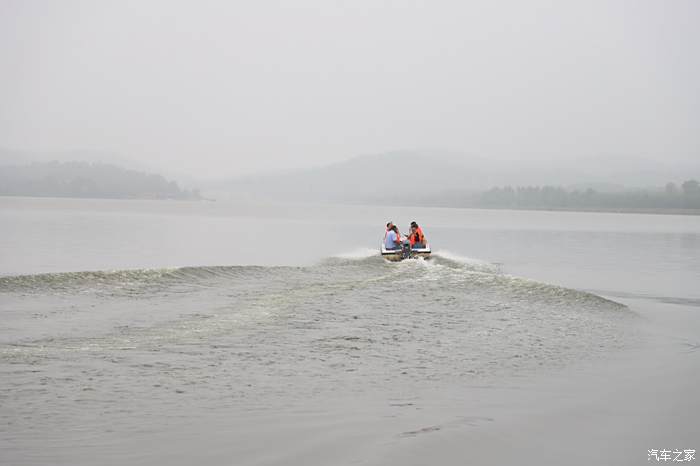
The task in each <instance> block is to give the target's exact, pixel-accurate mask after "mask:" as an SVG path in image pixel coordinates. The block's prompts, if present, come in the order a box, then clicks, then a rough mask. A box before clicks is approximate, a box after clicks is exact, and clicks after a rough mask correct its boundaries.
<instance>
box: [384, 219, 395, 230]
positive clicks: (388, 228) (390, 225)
mask: <svg viewBox="0 0 700 466" xmlns="http://www.w3.org/2000/svg"><path fill="white" fill-rule="evenodd" d="M393 226H394V223H393V222H392V221H391V220H389V221H388V222H387V224H386V229H387V230H391V229H392V227H393Z"/></svg>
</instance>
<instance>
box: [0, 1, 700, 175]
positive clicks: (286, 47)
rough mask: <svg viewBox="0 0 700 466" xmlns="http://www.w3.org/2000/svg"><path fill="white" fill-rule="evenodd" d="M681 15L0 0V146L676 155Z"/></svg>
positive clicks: (682, 65)
mask: <svg viewBox="0 0 700 466" xmlns="http://www.w3.org/2000/svg"><path fill="white" fill-rule="evenodd" d="M698 17H700V5H698V3H697V2H693V1H676V2H653V1H640V2H624V1H616V2H608V1H592V2H585V3H580V2H549V1H534V2H526V3H524V2H517V1H504V2H469V3H464V2H444V1H439V2H410V3H406V2H365V1H359V2H351V3H347V2H346V3H340V2H320V1H318V2H317V1H309V0H300V1H296V2H293V3H288V2H275V1H263V2H254V3H252V4H251V3H249V2H214V1H206V2H196V3H195V2H189V3H188V2H168V1H148V2H131V1H127V2H117V3H113V2H89V1H66V2H60V3H55V2H45V1H29V2H25V1H14V0H10V1H4V2H2V4H1V5H0V70H1V72H0V101H2V102H3V105H2V106H0V146H4V147H8V148H10V149H16V150H27V151H30V152H31V151H33V152H41V151H47V152H52V153H55V152H61V151H64V152H65V151H68V152H71V155H67V157H68V158H71V159H76V158H77V159H81V158H93V159H94V158H98V159H110V160H116V161H119V162H124V163H123V164H124V165H127V166H132V167H134V168H141V167H144V168H149V169H152V170H155V171H159V172H162V173H166V174H169V175H177V176H176V178H180V179H184V178H186V177H188V176H194V177H196V178H200V179H201V178H205V179H206V178H217V177H227V176H236V175H240V174H245V173H250V172H260V171H267V170H271V169H295V168H304V167H311V166H318V165H322V164H325V163H329V162H335V161H340V160H345V159H348V158H350V157H353V156H356V155H361V154H372V153H382V152H386V151H390V150H397V149H416V150H422V151H425V152H428V153H430V152H431V151H432V150H433V149H447V150H450V151H453V152H454V153H455V154H456V157H457V158H458V159H461V160H470V161H471V160H472V158H473V157H475V156H479V157H484V158H486V159H488V160H503V161H508V160H532V161H538V162H540V163H541V162H546V161H548V160H562V159H564V160H574V161H575V163H576V164H577V165H579V166H582V167H585V166H591V165H592V166H595V167H599V165H600V163H599V162H598V161H599V160H601V158H602V160H605V159H606V158H610V157H621V158H622V159H623V160H625V161H626V162H625V163H626V164H628V165H630V166H631V165H634V163H635V161H641V160H651V161H655V162H663V163H666V164H670V165H674V164H679V163H680V164H682V163H686V162H688V161H690V160H692V159H693V158H697V154H698V149H699V136H698V134H700V132H698V121H700V101H699V99H700V97H699V96H700V92H699V89H698V82H700V73H699V72H700V58H699V57H700V54H699V53H697V44H698V43H700V32H698V28H697V27H696V25H697V19H698ZM76 150H83V151H87V152H82V156H81V155H78V156H76V155H75V152H73V151H76ZM95 152H97V153H99V154H101V155H95V154H94V153H95ZM59 157H60V155H59ZM590 157H596V158H595V159H590ZM475 160H477V162H474V163H478V159H475ZM594 160H595V161H594ZM504 164H506V165H507V162H504Z"/></svg>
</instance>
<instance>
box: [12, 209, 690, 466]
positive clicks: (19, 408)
mask: <svg viewBox="0 0 700 466" xmlns="http://www.w3.org/2000/svg"><path fill="white" fill-rule="evenodd" d="M388 220H393V221H394V222H395V223H397V224H398V225H399V227H400V228H402V230H403V229H405V227H406V225H408V223H409V222H410V221H411V220H416V221H417V222H418V223H420V224H421V225H422V226H423V228H424V231H425V233H426V236H427V237H428V240H429V241H430V243H431V246H432V248H433V251H434V257H433V258H432V259H431V260H429V261H422V260H418V261H405V262H402V263H388V262H386V261H384V260H382V259H381V258H380V257H379V256H378V252H377V250H378V246H379V242H380V240H381V238H382V236H383V231H384V229H383V226H384V224H385V223H386V222H387V221H388ZM0 227H2V241H1V242H0V316H1V317H2V323H3V324H2V326H1V327H0V371H2V386H1V387H0V414H1V415H2V420H3V421H2V424H0V446H1V447H2V451H3V455H4V456H5V457H6V459H7V460H8V461H7V462H10V463H12V464H92V463H93V460H94V458H93V456H92V455H94V454H106V452H109V455H110V456H109V461H107V460H106V459H105V458H102V459H103V461H99V462H101V463H105V464H106V463H110V464H111V463H113V464H120V463H122V464H123V463H124V462H129V463H132V464H133V463H138V464H159V463H162V464H173V462H174V463H178V460H179V461H180V462H181V463H182V464H186V463H187V462H188V461H187V460H188V459H189V460H191V459H192V458H193V457H192V456H187V452H188V451H189V449H188V447H187V445H188V442H189V441H190V440H191V439H187V438H184V439H183V438H181V437H180V436H178V432H181V431H182V429H184V428H185V426H187V425H190V424H191V423H193V422H201V423H203V425H205V426H210V427H204V428H203V430H204V431H205V432H206V431H207V430H208V429H210V430H212V431H214V430H215V429H219V430H217V432H219V431H220V429H229V430H230V431H231V432H236V435H235V436H232V437H235V438H236V439H238V443H237V441H236V440H232V439H227V440H226V441H223V440H222V442H221V443H216V444H215V445H214V446H212V445H210V447H212V448H215V449H216V451H217V452H220V453H221V456H220V458H222V459H225V458H229V459H230V458H231V457H236V456H237V455H238V456H239V457H240V459H241V461H240V462H241V463H249V464H257V462H256V461H243V458H258V459H259V458H260V452H255V451H253V452H250V451H248V452H247V453H245V452H246V451H247V450H246V442H245V441H244V440H242V439H245V438H246V437H245V435H248V436H250V435H254V434H251V429H253V431H254V429H255V426H256V425H263V426H265V425H268V426H269V425H272V424H274V423H279V422H281V423H285V422H286V423H291V424H294V425H296V426H299V424H300V423H301V424H303V422H302V421H301V419H305V418H304V416H303V415H302V414H300V413H309V412H314V413H316V414H317V415H319V416H324V415H326V414H328V413H331V412H334V411H333V409H335V408H331V406H347V405H348V404H349V405H352V402H349V401H348V400H363V406H383V407H384V408H385V409H386V410H387V411H382V409H384V408H381V409H379V411H378V412H382V413H383V414H382V415H386V416H389V417H390V416H392V415H394V413H393V411H391V410H393V409H401V408H402V407H406V406H416V405H421V404H422V406H423V407H426V406H431V407H432V409H433V410H436V411H440V410H446V409H447V410H449V409H452V408H453V407H454V405H455V403H457V402H456V401H455V399H445V398H444V396H443V394H444V393H450V392H454V391H455V389H456V390H457V391H459V390H460V389H461V388H464V389H465V390H466V389H468V387H473V386H484V385H489V386H495V387H508V386H511V385H512V384H514V383H519V381H522V380H531V379H533V378H538V377H540V376H542V377H544V376H550V375H551V374H556V373H557V371H561V370H564V369H565V368H567V367H570V366H572V365H574V364H579V363H581V361H584V362H585V361H601V360H605V359H606V358H608V357H610V355H611V354H616V353H619V352H621V351H624V350H625V349H626V348H629V347H634V346H638V345H641V344H643V339H642V338H640V336H639V321H640V318H639V316H638V315H637V313H635V310H634V309H631V308H630V307H628V306H626V305H624V304H621V303H620V302H618V301H622V300H624V299H629V298H632V299H641V300H645V301H647V302H649V303H655V302H656V303H682V304H684V305H686V306H690V307H693V308H698V307H700V286H698V283H700V280H699V279H700V217H696V216H671V215H669V216H666V215H638V214H611V213H572V212H527V211H505V210H492V211H489V210H469V209H466V210H460V209H429V208H415V209H412V208H406V207H401V208H394V207H368V206H364V207H363V206H336V205H253V204H245V205H236V204H221V203H180V202H149V201H109V200H72V199H21V198H0ZM698 310H699V311H700V309H698ZM426 409H427V408H426ZM351 412H352V410H346V414H347V415H348V417H349V416H350V413H351ZM376 412H377V411H375V413H376ZM355 414H356V413H355ZM214 419H215V421H214ZM371 419H372V418H371V416H370V417H367V418H362V417H361V416H360V418H359V420H358V419H355V421H356V422H359V423H363V422H364V423H366V422H369V420H371ZM261 420H266V421H265V422H267V424H266V423H265V422H262V421H261ZM260 422H262V424H260ZM212 426H216V428H214V427H212ZM198 432H199V431H198ZM241 432H245V435H242V434H241ZM408 434H411V432H408ZM202 435H204V434H202ZM259 436H260V437H264V436H265V432H259ZM153 445H159V447H158V451H160V452H161V453H162V452H163V450H164V449H166V447H164V445H168V447H167V449H168V451H172V452H175V453H173V454H172V456H170V457H169V459H168V461H167V462H166V461H164V460H163V458H165V457H166V456H157V457H154V456H153ZM270 448H272V449H274V448H275V445H274V444H273V445H270ZM279 448H280V449H281V451H287V450H285V449H289V448H290V447H289V445H284V446H283V445H280V447H279ZM246 455H248V456H246ZM216 458H219V457H218V456H217V457H216ZM277 459H280V458H277ZM287 459H288V458H287ZM282 460H284V458H282ZM214 462H217V461H214ZM222 462H225V461H223V460H222ZM272 462H274V461H271V462H270V463H272ZM260 463H265V462H264V461H260ZM284 463H286V461H282V462H281V463H280V464H284ZM292 463H294V461H292ZM227 464H230V463H227ZM234 464H235V462H234ZM297 464H304V463H303V462H298V461H297ZM319 464H322V463H319Z"/></svg>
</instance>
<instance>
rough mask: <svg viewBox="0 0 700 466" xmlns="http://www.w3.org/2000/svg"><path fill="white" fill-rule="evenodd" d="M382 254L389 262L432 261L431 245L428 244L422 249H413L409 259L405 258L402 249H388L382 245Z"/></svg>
mask: <svg viewBox="0 0 700 466" xmlns="http://www.w3.org/2000/svg"><path fill="white" fill-rule="evenodd" d="M381 254H382V257H383V258H384V259H386V260H388V261H392V262H399V261H402V260H405V259H430V254H431V250H430V245H429V244H426V245H425V247H424V248H420V249H413V248H411V252H410V253H409V255H408V257H405V255H404V253H403V251H402V250H401V249H386V248H385V247H384V245H383V244H382V246H381Z"/></svg>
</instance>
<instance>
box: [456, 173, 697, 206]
mask: <svg viewBox="0 0 700 466" xmlns="http://www.w3.org/2000/svg"><path fill="white" fill-rule="evenodd" d="M466 204H467V205H471V206H473V207H494V208H514V209H519V208H520V209H700V185H699V183H698V181H696V180H687V181H684V182H683V183H681V184H680V186H679V185H677V184H675V183H672V182H669V183H667V184H666V186H665V187H664V188H658V189H634V190H623V191H618V192H600V191H596V190H594V189H590V188H589V189H586V190H567V189H564V188H562V187H558V186H516V187H512V186H504V187H495V188H492V189H490V190H488V191H485V192H481V193H477V194H474V195H473V196H471V197H470V198H468V199H466Z"/></svg>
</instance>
